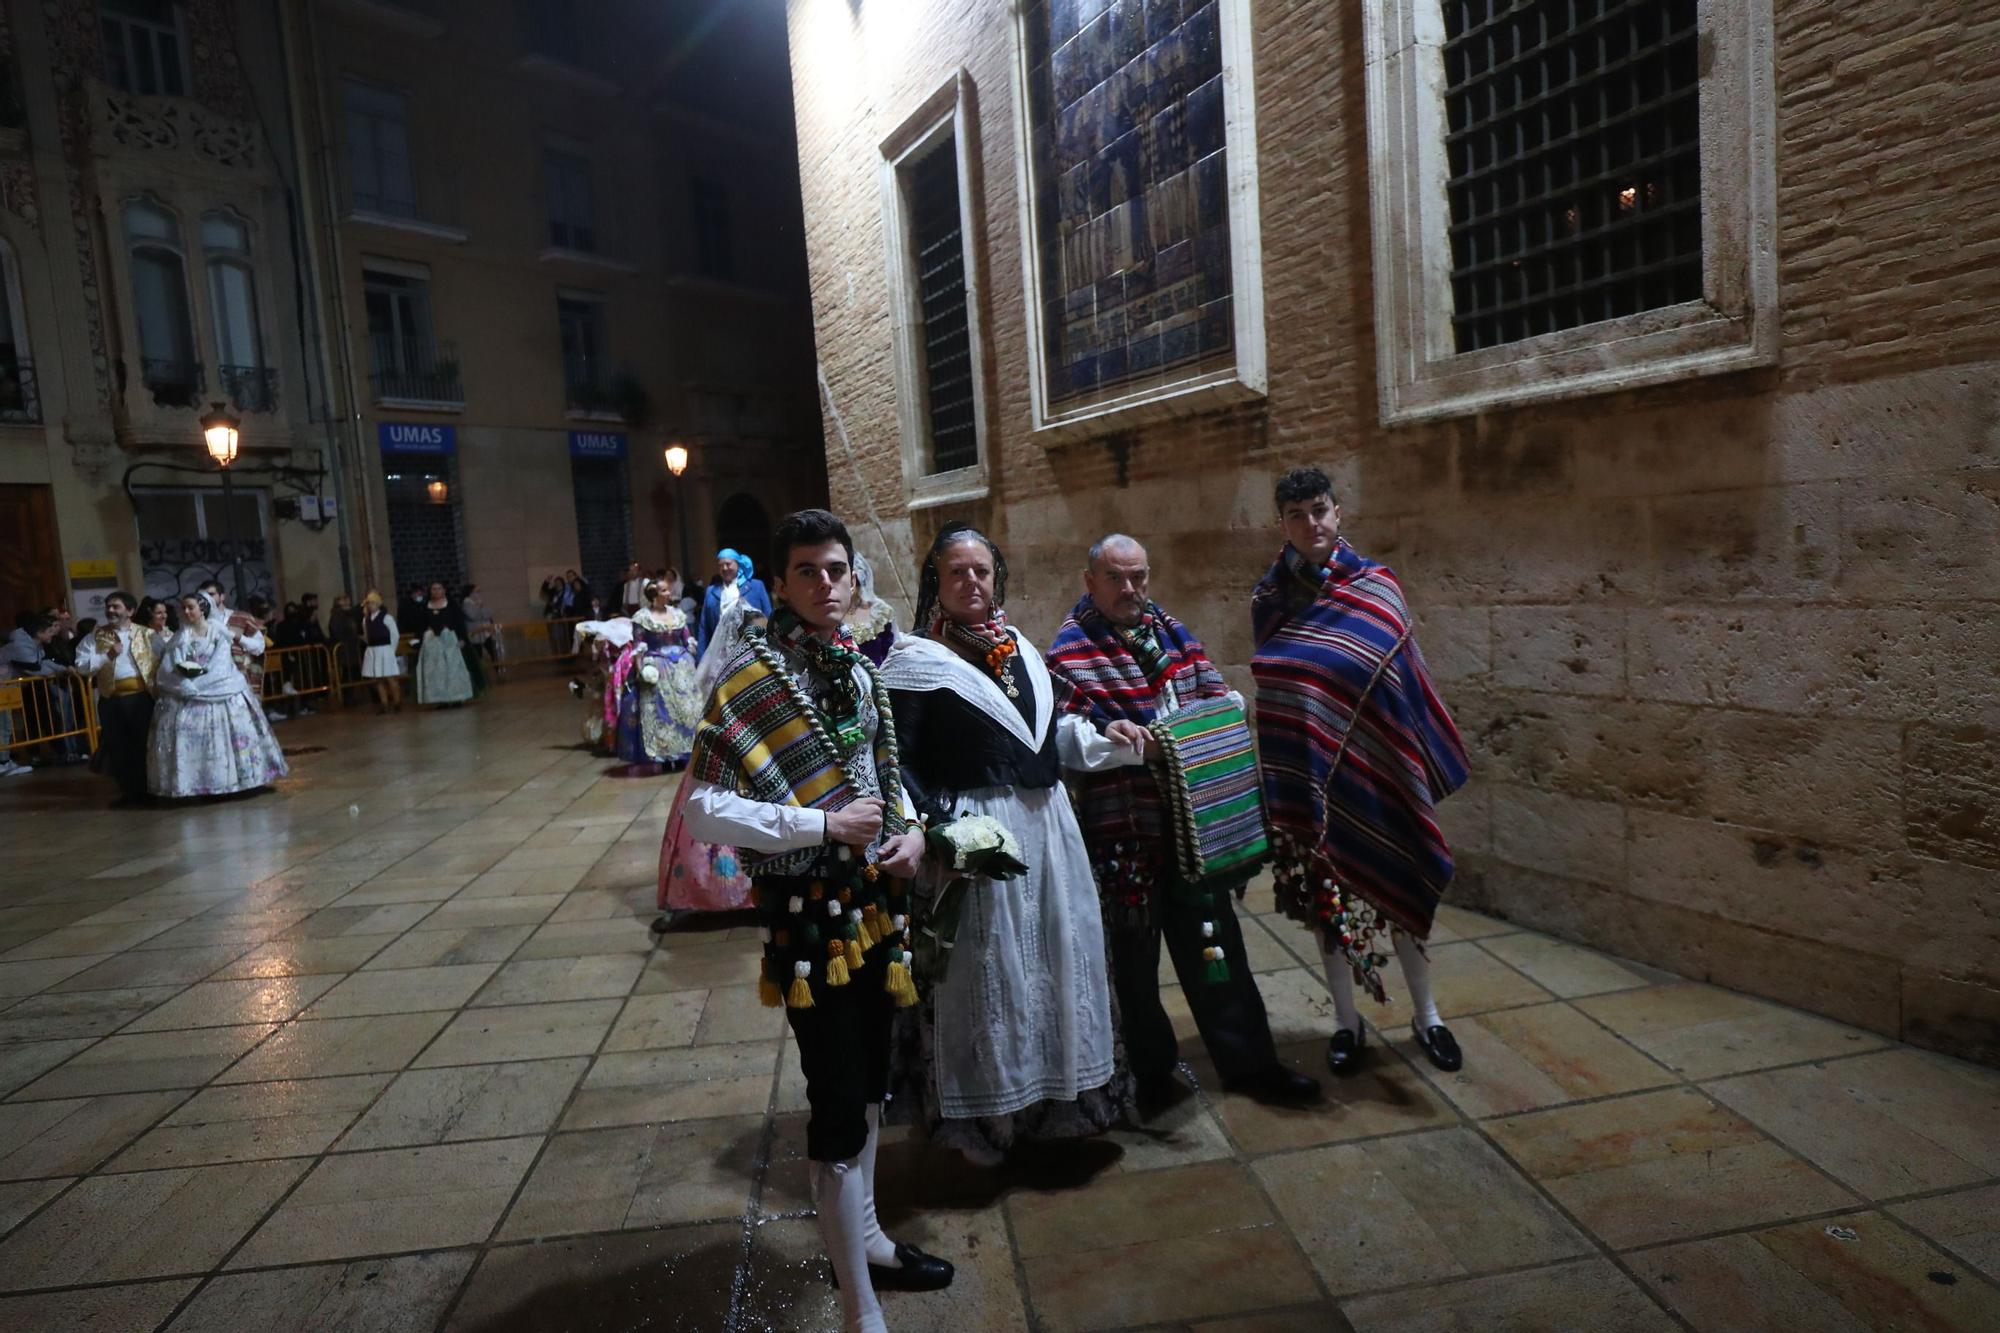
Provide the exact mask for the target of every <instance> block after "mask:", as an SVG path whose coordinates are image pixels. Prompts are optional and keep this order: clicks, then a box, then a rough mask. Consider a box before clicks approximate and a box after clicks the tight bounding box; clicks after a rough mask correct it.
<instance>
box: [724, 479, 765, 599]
mask: <svg viewBox="0 0 2000 1333" xmlns="http://www.w3.org/2000/svg"><path fill="white" fill-rule="evenodd" d="M715 545H716V549H717V550H720V549H722V548H723V547H725V546H727V547H730V548H732V549H734V550H737V551H741V552H742V553H743V554H744V555H747V556H749V557H750V563H751V564H752V565H754V566H756V568H757V572H758V573H759V574H760V575H762V576H763V578H764V579H765V580H766V581H767V582H768V581H769V580H770V579H771V578H772V577H774V571H771V570H767V569H765V568H764V564H765V562H766V561H768V560H769V559H770V558H771V516H770V515H769V514H768V513H766V512H765V511H764V506H763V505H762V504H760V503H758V501H757V497H756V496H754V495H749V494H746V493H745V492H743V491H738V492H737V493H736V494H734V495H732V496H730V497H729V498H728V499H727V500H724V501H723V502H722V508H721V509H719V510H717V511H716V514H715Z"/></svg>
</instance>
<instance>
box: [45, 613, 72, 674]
mask: <svg viewBox="0 0 2000 1333" xmlns="http://www.w3.org/2000/svg"><path fill="white" fill-rule="evenodd" d="M42 614H43V615H45V616H47V617H48V618H49V619H50V620H53V621H54V622H55V623H56V632H55V633H54V635H52V636H51V637H50V639H49V642H48V652H49V656H50V657H52V658H54V659H55V662H56V665H57V666H59V667H73V666H75V665H76V625H75V623H74V622H73V621H72V620H71V619H70V614H69V608H68V607H66V606H51V607H46V608H44V609H43V611H42Z"/></svg>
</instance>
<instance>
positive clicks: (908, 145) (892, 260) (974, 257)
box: [880, 69, 992, 510]
mask: <svg viewBox="0 0 2000 1333" xmlns="http://www.w3.org/2000/svg"><path fill="white" fill-rule="evenodd" d="M975 130H976V113H975V110H974V104H973V83H972V75H971V74H970V73H968V72H967V71H966V70H964V69H959V70H957V71H955V72H954V73H953V74H952V75H951V77H950V78H948V79H946V80H945V81H944V83H942V84H940V85H939V86H938V87H937V88H936V89H935V90H933V91H932V93H931V95H930V96H928V97H926V98H925V99H924V100H923V101H922V102H921V103H920V104H919V105H918V106H917V109H916V110H915V111H913V112H911V113H910V115H909V116H908V117H906V118H905V119H904V121H903V123H902V124H901V125H899V126H897V127H896V129H895V131H894V132H893V133H891V134H890V135H889V137H888V138H886V139H884V140H883V141H882V145H881V154H882V161H881V167H880V181H881V190H882V242H883V251H884V271H885V273H886V274H887V277H888V282H889V313H890V333H891V341H892V344H893V350H894V356H895V366H896V424H897V428H898V429H897V434H898V435H899V436H900V437H901V441H902V454H903V499H904V503H905V505H906V507H907V508H909V509H912V510H915V509H927V508H931V507H934V506H937V505H947V504H958V503H962V502H964V501H968V500H983V499H985V498H986V497H987V496H988V495H989V494H991V492H992V454H991V450H990V446H989V438H990V437H989V435H988V432H987V428H986V422H987V410H988V409H987V386H986V338H987V333H986V308H985V297H984V292H985V283H984V274H983V272H982V268H981V264H980V255H981V250H982V247H981V244H980V238H981V236H982V234H983V233H982V229H981V227H980V225H979V214H978V209H977V207H976V205H975V201H976V198H977V196H976V195H975V194H974V193H973V179H972V163H973V157H974V150H973V143H974V139H973V134H974V132H975ZM947 137H949V138H950V139H951V140H952V150H953V152H954V153H955V154H956V156H957V158H958V212H959V234H960V236H961V238H962V240H963V253H964V256H965V323H966V337H967V340H968V342H969V343H970V344H971V351H972V434H973V440H974V445H975V448H976V451H977V456H976V458H975V460H974V461H973V462H972V464H971V465H970V466H967V467H961V468H953V469H952V470H951V471H949V472H934V473H928V474H927V473H926V472H925V471H924V465H925V461H926V458H927V456H928V453H929V444H930V417H929V413H928V412H927V410H926V404H925V401H924V387H923V386H924V381H925V370H924V355H923V347H922V339H921V337H920V330H921V328H922V326H923V306H922V294H921V289H920V287H919V284H918V281H917V272H916V257H915V256H914V255H913V254H912V253H911V250H910V213H909V207H908V197H907V193H906V191H905V179H906V178H905V175H904V170H903V169H904V167H905V165H906V164H908V163H912V162H914V161H916V160H917V159H918V158H920V157H922V156H923V155H924V154H925V153H927V152H929V151H931V150H932V149H934V148H936V147H937V146H938V144H939V143H940V142H942V141H943V140H944V139H946V138H947Z"/></svg>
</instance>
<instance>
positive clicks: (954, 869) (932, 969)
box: [914, 815, 1028, 981]
mask: <svg viewBox="0 0 2000 1333" xmlns="http://www.w3.org/2000/svg"><path fill="white" fill-rule="evenodd" d="M924 841H925V843H926V844H927V845H928V846H929V847H930V850H931V852H932V853H933V854H934V855H935V856H936V857H937V858H938V859H939V860H940V861H942V862H944V864H945V866H946V867H947V869H946V875H945V883H944V885H943V886H942V887H941V888H939V889H938V891H937V893H936V895H935V896H933V897H931V898H930V899H929V901H928V902H925V901H923V900H922V897H921V895H920V897H919V905H918V928H917V932H916V937H915V941H914V942H915V944H916V961H917V970H918V971H919V972H921V973H922V974H923V975H925V976H926V977H929V978H931V979H932V980H933V981H942V980H943V979H944V974H945V969H947V968H948V967H950V965H951V950H952V946H953V944H954V943H956V941H957V939H958V920H959V914H960V913H961V912H962V911H963V910H964V907H965V894H966V891H967V890H968V889H969V888H971V887H972V881H973V880H975V879H991V880H1008V879H1018V878H1020V877H1021V876H1022V875H1025V874H1027V873H1028V863H1027V860H1026V859H1025V858H1024V857H1023V855H1022V852H1021V844H1020V843H1019V842H1018V841H1017V840H1016V839H1015V837H1014V835H1013V834H1012V833H1011V832H1009V831H1008V829H1007V826H1006V825H1005V824H1002V823H1001V822H1000V821H999V820H997V819H995V818H993V817H992V816H991V815H967V816H965V817H964V818H961V819H954V820H952V821H951V822H950V823H947V824H941V825H939V826H938V827H936V828H933V829H931V830H929V832H928V833H926V834H925V836H924Z"/></svg>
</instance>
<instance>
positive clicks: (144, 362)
mask: <svg viewBox="0 0 2000 1333" xmlns="http://www.w3.org/2000/svg"><path fill="white" fill-rule="evenodd" d="M139 376H140V380H139V382H140V383H142V384H144V385H145V386H146V388H147V389H148V390H149V391H151V393H152V395H153V401H154V402H156V403H158V404H159V405H160V406H161V407H195V406H197V405H198V404H199V403H200V402H201V395H202V392H203V390H204V389H205V387H206V385H205V377H204V376H203V374H202V369H201V362H199V361H183V360H181V359H180V358H179V357H171V356H148V357H141V358H140V359H139Z"/></svg>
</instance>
